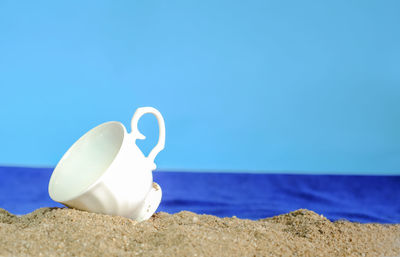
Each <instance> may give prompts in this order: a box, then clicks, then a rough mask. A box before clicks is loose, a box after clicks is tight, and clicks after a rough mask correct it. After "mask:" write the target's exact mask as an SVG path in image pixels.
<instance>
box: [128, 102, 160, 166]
mask: <svg viewBox="0 0 400 257" xmlns="http://www.w3.org/2000/svg"><path fill="white" fill-rule="evenodd" d="M146 113H151V114H153V115H154V116H156V118H157V121H158V127H159V137H158V143H157V145H156V146H155V147H154V148H153V150H151V152H150V154H149V155H148V156H147V158H148V159H149V160H150V161H151V162H153V163H154V159H155V158H156V156H157V154H158V153H159V152H160V151H161V150H163V149H164V145H165V123H164V118H163V117H162V116H161V113H160V112H159V111H158V110H157V109H155V108H153V107H140V108H138V109H137V110H136V112H135V114H133V117H132V122H131V128H132V134H133V136H134V138H135V139H145V138H146V137H145V136H144V135H143V134H142V133H140V131H139V129H138V127H137V125H138V123H139V119H140V118H141V117H142V116H143V115H144V114H146Z"/></svg>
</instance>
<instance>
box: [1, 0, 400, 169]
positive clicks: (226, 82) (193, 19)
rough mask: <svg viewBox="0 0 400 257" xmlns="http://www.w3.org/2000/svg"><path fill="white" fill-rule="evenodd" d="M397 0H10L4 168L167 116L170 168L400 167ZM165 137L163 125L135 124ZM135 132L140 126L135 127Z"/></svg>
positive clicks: (5, 7)
mask: <svg viewBox="0 0 400 257" xmlns="http://www.w3.org/2000/svg"><path fill="white" fill-rule="evenodd" d="M399 13H400V2H398V1H330V2H327V1H209V0H203V1H118V2H117V1H84V2H82V1H0V97H1V101H0V124H1V126H0V164H3V165H4V164H8V165H27V166H54V165H55V164H56V163H57V161H58V160H59V158H60V157H61V156H62V154H63V153H64V152H65V151H66V150H67V148H68V147H69V146H70V145H71V144H72V143H73V142H74V141H75V140H76V139H78V138H79V137H80V136H81V135H82V134H83V133H85V132H86V131H87V130H89V129H90V128H92V127H94V126H96V125H98V124H100V123H102V122H105V121H110V120H118V121H121V122H123V123H124V124H125V125H126V126H129V125H130V124H129V122H130V118H131V116H132V114H133V113H134V111H135V109H136V108H137V107H140V106H154V107H156V108H158V109H159V110H160V111H161V113H162V114H163V115H164V117H165V120H166V128H167V141H166V149H165V151H163V152H161V153H160V155H159V156H158V158H157V159H156V162H157V164H158V167H159V169H163V170H199V171H203V170H206V171H256V172H268V171H275V172H276V171H285V172H297V171H299V172H307V173H309V172H310V173H313V172H317V173H369V174H384V173H386V174H389V173H390V174H400V30H399V28H400V15H399ZM140 127H141V128H142V130H143V131H144V133H145V134H147V135H148V136H149V137H150V138H149V141H147V142H145V143H143V144H141V147H143V148H144V150H145V151H147V152H148V151H149V149H150V147H151V145H154V144H155V140H156V135H155V134H156V133H157V130H156V122H155V119H154V118H152V117H149V116H147V117H144V118H143V120H142V123H141V125H140ZM129 130H130V128H129Z"/></svg>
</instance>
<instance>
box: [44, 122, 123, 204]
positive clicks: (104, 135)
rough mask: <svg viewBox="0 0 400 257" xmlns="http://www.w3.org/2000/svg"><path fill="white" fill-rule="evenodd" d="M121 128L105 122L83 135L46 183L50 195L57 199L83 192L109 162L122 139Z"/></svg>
mask: <svg viewBox="0 0 400 257" xmlns="http://www.w3.org/2000/svg"><path fill="white" fill-rule="evenodd" d="M124 134H125V128H124V126H123V125H122V124H121V123H119V122H114V121H113V122H107V123H104V124H102V125H100V126H97V127H95V128H94V129H92V130H90V131H89V132H87V133H86V134H85V135H83V136H82V137H81V138H80V139H79V140H78V141H76V142H75V143H74V144H73V145H72V146H71V148H70V149H69V150H68V151H67V152H66V153H65V154H64V156H63V157H62V159H61V160H60V162H59V163H58V164H57V166H56V168H55V169H54V171H53V174H52V176H51V178H50V182H49V194H50V197H51V198H52V199H53V200H55V201H58V202H65V201H68V200H71V199H73V198H75V197H77V196H79V195H81V194H82V193H84V192H85V191H86V190H87V189H88V188H89V187H90V186H91V185H93V184H94V183H95V182H96V181H97V180H98V179H99V178H100V177H101V175H102V174H103V173H104V172H105V171H106V170H107V168H108V167H109V166H110V165H111V163H112V162H113V160H114V159H115V157H116V156H117V154H118V152H119V150H120V148H121V145H122V142H123V140H124Z"/></svg>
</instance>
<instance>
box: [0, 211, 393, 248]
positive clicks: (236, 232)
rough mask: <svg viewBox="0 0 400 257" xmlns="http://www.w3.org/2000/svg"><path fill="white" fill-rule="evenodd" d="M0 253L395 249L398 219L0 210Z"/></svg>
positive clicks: (303, 213)
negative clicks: (146, 216) (139, 216)
mask: <svg viewBox="0 0 400 257" xmlns="http://www.w3.org/2000/svg"><path fill="white" fill-rule="evenodd" d="M0 256H400V225H379V224H359V223H351V222H347V221H338V222H330V221H329V220H328V219H326V218H325V217H323V216H322V215H318V214H316V213H314V212H312V211H308V210H297V211H295V212H291V213H288V214H284V215H280V216H276V217H273V218H268V219H262V220H258V221H252V220H246V219H238V218H236V217H232V218H218V217H215V216H211V215H198V214H195V213H192V212H187V211H183V212H180V213H177V214H173V215H171V214H167V213H163V212H159V213H156V214H155V215H153V217H151V219H150V220H148V221H144V222H140V223H137V222H135V221H132V220H130V219H127V218H122V217H118V216H109V215H102V214H95V213H88V212H83V211H78V210H73V209H66V208H42V209H38V210H36V211H34V212H33V213H30V214H27V215H24V216H20V217H18V216H15V215H12V214H10V213H8V212H7V211H5V210H3V209H0Z"/></svg>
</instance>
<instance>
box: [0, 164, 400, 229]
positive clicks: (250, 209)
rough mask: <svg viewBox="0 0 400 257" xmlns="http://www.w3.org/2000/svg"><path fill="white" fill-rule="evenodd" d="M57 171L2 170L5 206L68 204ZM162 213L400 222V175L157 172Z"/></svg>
mask: <svg viewBox="0 0 400 257" xmlns="http://www.w3.org/2000/svg"><path fill="white" fill-rule="evenodd" d="M51 172H52V169H49V168H19V167H0V208H4V209H6V210H8V211H10V212H12V213H15V214H25V213H28V212H31V211H33V210H35V209H37V208H39V207H48V206H62V205H60V204H58V203H56V202H53V201H52V200H51V199H50V198H49V196H48V193H47V185H48V181H49V178H50V175H51ZM153 174H154V180H155V181H156V182H157V183H159V184H160V186H161V187H162V189H163V200H162V202H161V205H160V207H159V209H158V211H165V212H169V213H175V212H179V211H181V210H188V211H193V212H196V213H199V214H203V213H204V214H212V215H217V216H220V217H227V216H228V217H229V216H233V215H235V216H237V217H240V218H248V219H259V218H266V217H271V216H274V215H278V214H283V213H287V212H290V211H293V210H296V209H299V208H306V209H309V210H313V211H315V212H317V213H319V214H323V215H324V216H326V217H328V218H329V219H331V220H337V219H348V220H350V221H358V222H379V223H400V176H346V175H344V176H342V175H285V174H244V173H243V174H237V173H229V174H227V173H191V172H187V173H186V172H154V173H153Z"/></svg>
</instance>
